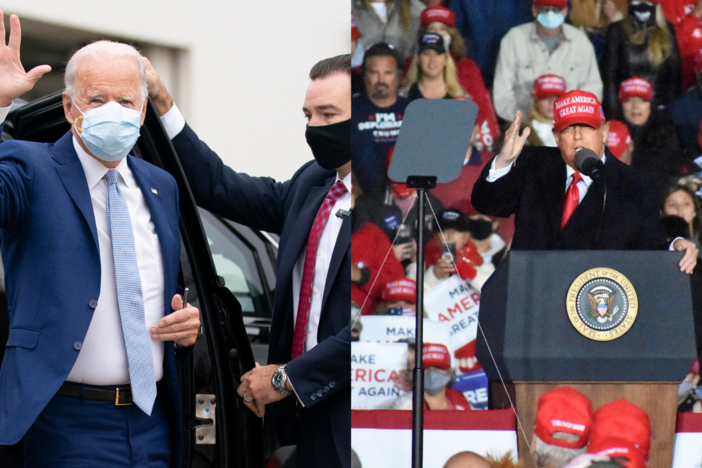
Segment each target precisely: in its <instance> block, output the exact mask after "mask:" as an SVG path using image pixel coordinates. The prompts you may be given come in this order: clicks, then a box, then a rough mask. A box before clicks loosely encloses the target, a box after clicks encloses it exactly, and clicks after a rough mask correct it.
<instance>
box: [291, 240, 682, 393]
mask: <svg viewBox="0 0 702 468" xmlns="http://www.w3.org/2000/svg"><path fill="white" fill-rule="evenodd" d="M678 239H684V237H676V238H675V239H673V240H672V241H671V242H670V246H669V247H668V250H671V251H672V250H675V248H674V247H673V245H674V244H675V241H676V240H678ZM659 245H660V244H659ZM290 385H292V384H290Z"/></svg>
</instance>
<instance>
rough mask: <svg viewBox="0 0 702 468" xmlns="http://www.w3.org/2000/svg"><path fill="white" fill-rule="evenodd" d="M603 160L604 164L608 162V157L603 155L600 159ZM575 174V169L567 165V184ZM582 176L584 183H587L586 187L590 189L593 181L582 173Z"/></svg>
mask: <svg viewBox="0 0 702 468" xmlns="http://www.w3.org/2000/svg"><path fill="white" fill-rule="evenodd" d="M600 159H601V160H602V164H604V163H605V162H606V159H607V155H606V154H603V155H602V157H601V158H600ZM574 173H575V169H573V168H572V167H570V166H569V165H567V164H566V182H567V181H568V180H569V179H570V176H572V175H573V174H574ZM580 176H581V177H582V178H583V182H585V186H586V187H588V188H590V184H592V179H591V178H590V177H588V176H586V175H585V174H583V173H582V172H581V173H580Z"/></svg>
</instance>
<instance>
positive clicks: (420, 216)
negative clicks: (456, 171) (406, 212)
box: [412, 188, 425, 468]
mask: <svg viewBox="0 0 702 468" xmlns="http://www.w3.org/2000/svg"><path fill="white" fill-rule="evenodd" d="M424 192H425V189H423V188H418V189H417V198H418V202H419V204H418V206H417V224H418V226H417V306H416V309H417V325H416V328H415V330H416V331H415V342H416V352H415V356H416V357H415V360H414V371H413V374H412V377H413V379H412V383H413V386H412V392H413V393H412V467H413V468H421V467H422V464H423V458H422V456H423V455H422V454H423V451H424V369H423V367H422V349H423V343H424Z"/></svg>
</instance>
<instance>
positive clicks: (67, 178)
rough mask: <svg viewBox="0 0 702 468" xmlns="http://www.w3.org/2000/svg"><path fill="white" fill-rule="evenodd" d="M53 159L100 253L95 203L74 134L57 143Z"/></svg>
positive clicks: (68, 134) (69, 133) (62, 181)
mask: <svg viewBox="0 0 702 468" xmlns="http://www.w3.org/2000/svg"><path fill="white" fill-rule="evenodd" d="M51 157H52V158H53V159H54V161H56V162H57V163H58V165H57V166H56V172H57V173H58V175H59V177H60V178H61V183H63V186H64V187H65V188H66V192H68V194H69V195H70V197H71V199H73V203H75V204H76V206H77V207H78V210H79V211H80V212H81V214H82V215H83V218H84V219H85V222H86V223H87V224H88V229H90V233H91V234H92V235H93V241H94V242H95V248H96V249H98V252H99V251H100V246H99V244H98V237H97V227H96V225H95V213H93V202H92V199H91V198H90V189H88V181H87V179H86V178H85V171H84V170H83V165H82V164H81V163H80V159H78V155H77V154H76V150H75V148H74V147H73V134H72V133H71V132H70V131H69V132H68V133H66V134H65V135H64V136H63V137H61V139H60V140H59V141H57V142H56V144H55V145H54V148H53V152H52V155H51Z"/></svg>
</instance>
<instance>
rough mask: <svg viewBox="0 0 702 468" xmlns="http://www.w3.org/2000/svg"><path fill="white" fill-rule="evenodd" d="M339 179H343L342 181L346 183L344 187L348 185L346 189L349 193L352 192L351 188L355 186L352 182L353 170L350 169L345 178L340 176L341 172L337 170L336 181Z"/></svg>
mask: <svg viewBox="0 0 702 468" xmlns="http://www.w3.org/2000/svg"><path fill="white" fill-rule="evenodd" d="M338 181H341V183H342V184H344V187H346V190H347V191H348V193H351V189H352V188H353V187H352V185H353V184H352V182H351V171H349V173H348V174H346V177H344V178H343V179H342V178H341V177H339V173H338V172H337V173H336V182H338Z"/></svg>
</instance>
